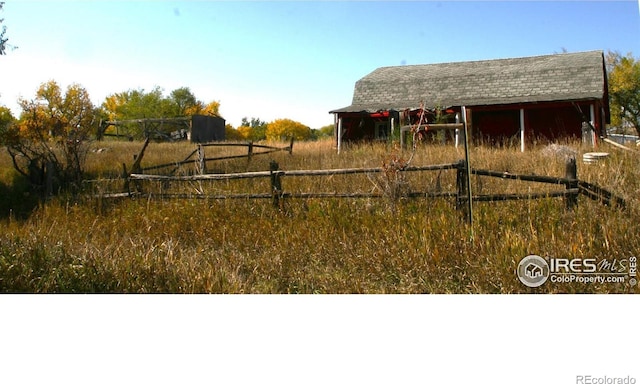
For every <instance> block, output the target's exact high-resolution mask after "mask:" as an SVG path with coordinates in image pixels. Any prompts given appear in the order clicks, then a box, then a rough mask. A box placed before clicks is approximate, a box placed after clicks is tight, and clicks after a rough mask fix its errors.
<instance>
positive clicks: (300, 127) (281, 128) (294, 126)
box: [266, 119, 311, 140]
mask: <svg viewBox="0 0 640 384" xmlns="http://www.w3.org/2000/svg"><path fill="white" fill-rule="evenodd" d="M266 134H267V140H286V139H289V138H291V137H293V138H294V139H296V140H307V139H308V138H309V137H310V136H311V129H310V128H309V127H307V126H306V125H304V124H302V123H299V122H297V121H293V120H290V119H278V120H274V121H273V122H271V123H269V124H267V132H266Z"/></svg>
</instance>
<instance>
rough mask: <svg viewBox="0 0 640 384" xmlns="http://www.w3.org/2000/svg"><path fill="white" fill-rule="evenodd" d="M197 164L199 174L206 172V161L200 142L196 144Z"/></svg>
mask: <svg viewBox="0 0 640 384" xmlns="http://www.w3.org/2000/svg"><path fill="white" fill-rule="evenodd" d="M198 164H199V167H200V169H199V171H200V174H201V175H204V174H205V173H207V162H206V161H205V157H204V150H203V149H202V144H198Z"/></svg>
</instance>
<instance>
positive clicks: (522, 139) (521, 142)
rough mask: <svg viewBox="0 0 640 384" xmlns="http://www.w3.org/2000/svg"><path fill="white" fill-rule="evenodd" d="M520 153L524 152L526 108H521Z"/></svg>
mask: <svg viewBox="0 0 640 384" xmlns="http://www.w3.org/2000/svg"><path fill="white" fill-rule="evenodd" d="M520 152H524V108H520Z"/></svg>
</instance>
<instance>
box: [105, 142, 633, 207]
mask: <svg viewBox="0 0 640 384" xmlns="http://www.w3.org/2000/svg"><path fill="white" fill-rule="evenodd" d="M192 155H193V154H192ZM191 161H194V160H191ZM134 168H135V165H134ZM154 168H157V167H150V168H146V169H154ZM444 170H452V171H453V170H455V172H456V189H455V191H449V192H446V191H445V192H443V191H438V192H433V191H403V192H400V193H395V192H394V191H382V192H339V191H336V192H287V191H286V190H285V185H284V183H283V179H285V178H292V177H325V176H333V175H357V174H367V175H369V174H376V173H385V174H387V175H388V174H390V173H391V174H401V173H404V172H428V171H444ZM469 171H470V173H471V174H473V175H477V176H482V177H493V178H500V179H504V180H519V181H524V182H535V183H544V184H553V185H557V186H558V187H559V189H558V190H554V191H547V192H538V193H513V194H475V195H473V194H471V193H470V191H469V185H468V180H469V179H468V177H467V174H468V172H469ZM256 178H269V179H270V184H269V185H270V190H269V191H264V192H263V193H227V194H206V193H195V194H194V193H173V194H172V193H144V191H143V188H142V185H141V182H162V183H174V182H177V183H180V182H203V181H209V182H216V181H222V180H226V181H229V180H240V179H256ZM130 182H131V183H130ZM131 185H133V186H134V187H133V188H131V187H130V186H131ZM125 188H126V190H125V191H124V192H122V193H115V194H106V195H103V197H127V196H148V197H159V198H192V199H193V198H196V199H271V201H272V204H273V205H274V207H277V208H279V209H282V208H283V206H284V201H285V200H286V199H296V198H302V199H311V198H382V197H391V198H400V197H402V198H452V199H455V207H456V209H458V210H459V211H462V212H463V213H464V215H465V216H466V217H469V211H468V206H469V205H468V201H469V196H471V199H472V200H473V201H477V202H490V201H494V202H495V201H509V200H531V199H542V198H556V197H562V198H563V199H564V201H565V206H566V208H567V209H569V210H571V209H573V208H575V207H576V206H577V204H578V196H580V195H584V196H587V197H589V198H590V199H592V200H597V201H600V202H601V203H602V204H605V205H608V206H616V207H621V208H625V206H626V202H625V200H624V199H623V198H621V197H619V196H616V195H614V194H613V193H611V192H609V191H607V190H605V189H603V188H601V187H599V186H597V185H594V184H590V183H587V182H585V181H582V180H579V179H578V178H577V166H576V161H575V159H570V160H569V161H567V163H566V172H565V175H564V177H554V176H539V175H523V174H513V173H509V172H498V171H491V170H485V169H471V170H467V167H466V162H465V161H464V160H460V161H458V162H456V163H449V164H438V165H427V166H407V167H398V168H393V167H372V168H342V169H319V170H281V169H280V167H279V165H278V163H276V162H275V161H271V163H270V169H269V170H268V171H257V172H243V173H228V174H207V173H204V172H201V173H200V174H195V175H182V176H174V175H157V174H144V173H131V174H129V175H127V177H126V183H125Z"/></svg>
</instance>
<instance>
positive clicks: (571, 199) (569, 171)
mask: <svg viewBox="0 0 640 384" xmlns="http://www.w3.org/2000/svg"><path fill="white" fill-rule="evenodd" d="M565 178H567V179H569V180H572V182H571V183H568V184H566V189H573V188H578V167H577V165H576V159H575V157H571V158H569V159H568V160H567V163H566V168H565ZM573 180H575V181H573ZM565 204H566V207H567V210H569V211H571V210H573V209H574V208H575V207H576V206H577V205H578V195H577V194H574V195H567V197H566V198H565Z"/></svg>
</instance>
